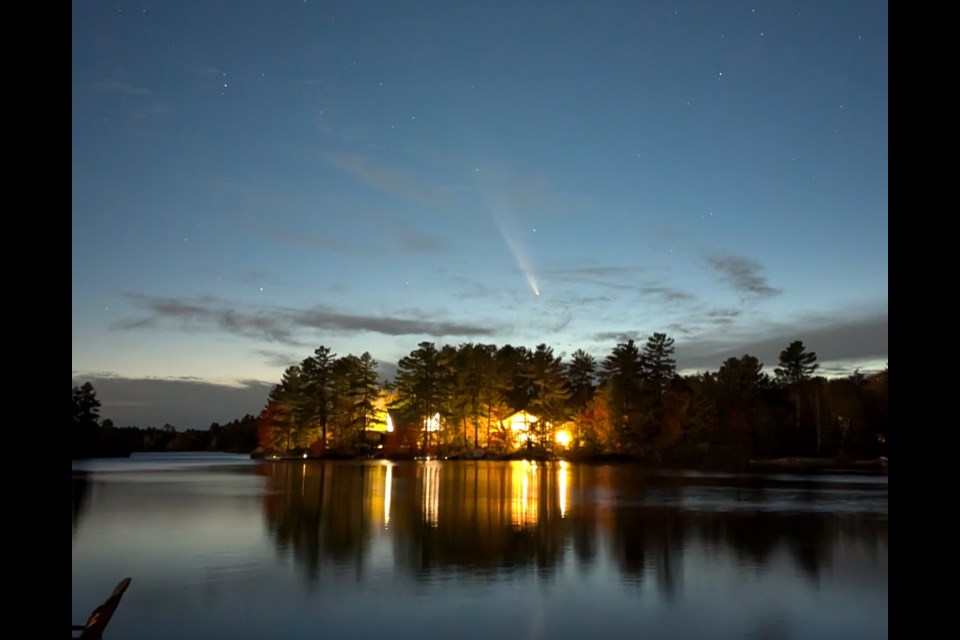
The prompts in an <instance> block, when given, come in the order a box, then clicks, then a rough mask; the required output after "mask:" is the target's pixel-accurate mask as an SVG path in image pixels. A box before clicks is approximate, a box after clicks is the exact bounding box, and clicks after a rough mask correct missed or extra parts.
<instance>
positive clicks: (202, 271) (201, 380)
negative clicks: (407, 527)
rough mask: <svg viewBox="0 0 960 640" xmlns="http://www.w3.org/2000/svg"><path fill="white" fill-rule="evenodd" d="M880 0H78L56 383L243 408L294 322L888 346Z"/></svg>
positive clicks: (335, 343) (757, 345)
mask: <svg viewBox="0 0 960 640" xmlns="http://www.w3.org/2000/svg"><path fill="white" fill-rule="evenodd" d="M887 38H888V21H887V3H886V2H881V1H876V0H871V1H860V0H845V1H843V2H836V1H834V0H827V1H811V0H802V1H776V2H771V1H761V0H758V1H755V2H739V1H734V0H729V1H728V0H719V1H718V0H696V1H694V0H686V1H684V0H663V1H653V0H649V1H648V0H637V1H635V2H624V1H617V2H613V1H608V2H604V1H597V0H593V1H589V2H587V1H584V2H560V1H549V2H548V1H544V2H530V1H517V0H511V1H500V0H483V1H479V2H467V1H463V2H450V1H448V0H447V1H439V0H438V1H434V0H415V1H410V2H399V1H383V2H367V1H364V0H345V1H323V2H320V1H315V0H307V1H304V0H271V1H266V0H260V1H254V0H222V1H213V0H197V1H196V2H146V1H131V2H126V1H124V0H110V1H109V2H103V1H99V0H89V1H85V2H75V3H74V4H73V133H72V137H73V147H72V148H73V152H72V167H73V186H72V188H73V245H72V248H73V265H72V266H73V306H72V313H73V381H74V384H77V383H79V382H83V381H87V380H89V381H91V382H93V384H94V386H95V388H96V389H97V392H98V397H99V398H100V400H101V402H102V403H103V407H102V409H101V416H102V417H104V418H111V419H113V420H114V422H115V423H117V424H132V425H137V426H148V425H151V424H154V425H161V424H163V423H165V422H170V423H172V424H174V425H175V426H177V427H182V428H185V427H206V426H208V425H209V424H210V422H212V421H219V422H226V421H229V420H232V419H234V418H238V417H241V416H242V415H243V414H245V413H254V414H255V413H257V412H258V411H259V410H260V409H261V408H262V406H263V404H264V402H265V400H266V394H267V391H268V390H269V387H270V386H272V385H273V384H275V383H277V382H278V381H279V380H280V376H281V374H282V372H283V369H284V368H285V367H286V366H288V365H290V364H296V363H298V362H299V361H301V360H302V359H303V358H305V357H307V356H309V355H311V354H312V353H313V351H314V349H316V348H317V347H318V346H320V345H325V346H328V347H330V348H331V349H332V350H333V352H334V353H335V354H337V355H347V354H349V353H353V354H356V355H360V354H362V353H363V352H364V351H369V352H370V353H371V355H373V356H374V358H376V359H377V360H378V361H379V362H380V363H381V364H382V369H383V371H384V372H385V373H387V374H389V373H390V372H391V371H394V370H395V366H396V362H397V360H399V359H400V358H401V357H403V356H404V355H406V354H408V353H410V352H411V351H412V350H414V349H416V347H417V344H418V343H419V342H421V341H431V342H435V343H436V344H437V346H441V345H443V344H451V345H457V344H460V343H464V342H483V343H492V344H496V345H497V346H502V345H504V344H512V345H514V346H520V345H524V346H527V347H530V348H534V347H535V346H536V345H537V344H539V343H546V344H547V345H549V346H551V347H553V349H554V351H555V353H556V354H558V355H562V356H564V357H565V359H566V357H568V356H569V354H571V353H572V352H573V351H574V350H576V349H578V348H582V349H584V350H586V351H588V352H590V353H593V354H594V355H596V356H597V357H598V359H602V358H603V357H604V356H606V355H607V354H608V353H609V352H610V350H611V349H612V348H613V347H614V346H615V345H616V344H617V343H618V342H621V341H624V340H626V339H628V338H633V339H634V340H636V341H637V342H641V343H642V342H643V341H645V340H646V338H647V337H648V336H649V335H650V334H652V333H653V332H655V331H658V332H665V333H667V334H668V335H669V336H670V337H673V338H674V339H675V340H676V354H675V355H676V359H677V364H678V367H679V368H680V369H681V370H682V371H692V370H704V369H706V370H716V369H718V368H719V367H720V364H721V363H722V362H723V360H724V359H726V358H727V357H730V356H740V355H743V354H745V353H749V354H751V355H755V356H757V357H758V358H760V359H761V361H762V362H764V364H765V370H767V371H769V372H772V370H773V369H774V367H775V366H776V365H777V355H778V354H779V352H780V351H781V350H782V349H784V348H785V347H786V346H787V345H788V344H789V343H790V342H791V341H793V340H802V341H803V342H804V344H805V345H806V347H807V349H808V350H811V351H814V352H816V353H817V356H818V360H819V362H820V363H821V371H822V372H823V373H824V374H827V375H837V374H843V373H847V372H852V371H853V370H854V368H860V369H861V370H863V371H871V370H877V369H882V368H883V367H884V366H886V362H887V313H888V298H887V243H888V237H887V220H888V218H887V216H888V211H887V209H888V206H887V161H888V152H887V126H888V106H887V100H888V95H887V90H888V87H887V70H888V66H887V57H888V54H887Z"/></svg>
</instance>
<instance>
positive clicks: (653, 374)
mask: <svg viewBox="0 0 960 640" xmlns="http://www.w3.org/2000/svg"><path fill="white" fill-rule="evenodd" d="M377 366H378V363H377V362H376V360H374V359H373V358H372V357H371V356H370V354H369V353H364V354H363V355H361V356H354V355H347V356H343V357H337V356H336V355H335V354H333V353H332V352H331V351H330V349H329V348H327V347H323V346H321V347H319V348H317V349H316V350H315V351H314V353H313V354H312V355H310V356H309V357H307V358H305V359H304V360H303V361H301V362H300V363H299V364H297V365H293V366H290V367H288V368H287V369H286V370H285V371H284V374H283V377H282V379H281V381H280V382H279V383H278V384H277V385H275V386H274V387H273V388H272V389H271V391H270V394H269V397H268V399H267V402H266V405H265V407H264V409H263V410H262V412H261V413H260V416H259V420H258V440H259V444H260V446H261V447H262V448H263V449H264V450H267V451H274V452H289V451H305V452H306V451H311V452H312V453H328V454H332V453H341V454H347V455H350V454H356V453H358V452H363V451H367V450H369V447H370V442H371V440H370V438H369V434H370V431H371V430H377V431H383V423H384V421H385V420H390V421H391V423H392V424H391V427H392V434H391V435H390V437H389V439H388V446H389V448H392V450H393V452H394V453H398V452H401V451H406V452H409V453H424V452H435V453H437V454H447V453H456V452H458V451H463V450H466V449H471V448H484V449H487V450H488V451H496V452H500V453H508V452H509V451H511V450H512V449H514V448H515V447H516V443H515V442H514V441H513V439H512V434H511V432H510V430H509V428H508V426H507V424H506V419H507V418H508V417H509V416H511V415H513V414H515V413H516V412H519V411H526V412H528V413H529V414H531V415H533V416H536V417H537V418H538V420H537V421H536V422H533V423H532V424H531V425H530V432H529V434H528V441H527V446H531V447H536V448H538V449H542V450H545V451H555V450H556V449H557V448H558V446H559V445H558V444H557V442H556V441H555V439H554V438H555V433H556V431H557V430H558V429H563V430H565V431H567V432H568V434H569V436H570V440H569V442H567V443H565V444H564V445H563V449H564V451H565V453H567V454H569V455H574V456H575V455H582V456H603V455H607V456H609V455H614V456H616V455H626V456H631V457H642V458H651V459H657V460H662V461H678V462H710V461H717V462H720V461H743V460H745V459H748V458H752V457H765V456H771V457H775V456H817V457H827V456H830V457H839V458H844V457H847V458H855V457H874V456H877V455H885V453H886V439H887V437H888V431H887V429H888V425H887V371H886V369H885V370H884V371H882V372H879V373H876V374H873V375H870V376H866V375H863V374H861V373H860V372H859V371H857V372H855V373H854V374H852V375H850V376H847V377H845V378H834V379H826V378H824V377H822V376H818V375H816V371H817V369H818V368H819V364H818V363H817V357H816V353H814V352H812V351H808V350H807V349H806V347H805V345H804V344H803V342H802V341H794V342H791V343H790V344H789V345H788V346H787V347H786V348H785V349H784V350H783V351H782V352H781V353H780V357H779V360H778V363H777V366H776V367H775V368H774V370H773V373H772V375H771V374H768V373H767V372H765V371H764V365H763V363H761V362H760V361H759V360H758V359H757V358H756V357H754V356H751V355H743V356H741V357H739V358H729V359H727V360H726V361H725V362H723V363H722V365H721V366H720V368H719V369H718V370H717V371H713V372H703V373H698V374H693V375H679V374H678V373H677V371H676V362H675V359H674V340H673V339H672V338H670V337H668V336H667V335H666V334H664V333H654V334H652V335H651V336H649V337H648V338H647V340H646V342H645V343H644V344H643V345H638V344H636V343H635V342H634V341H633V340H627V341H625V342H621V343H618V344H617V345H616V346H615V347H614V348H613V349H612V350H611V352H610V353H609V354H608V355H607V356H606V357H604V358H603V359H601V360H598V359H596V358H595V357H594V356H592V355H590V354H588V353H587V352H585V351H583V350H582V349H580V350H577V351H575V352H574V353H573V354H572V355H571V356H570V357H569V359H567V360H564V359H563V358H561V357H560V356H558V355H556V354H555V353H554V351H553V349H552V348H551V347H549V346H547V345H546V344H539V345H537V346H536V348H534V349H529V348H527V347H523V346H519V347H515V346H512V345H509V344H507V345H503V346H501V347H497V346H496V345H492V344H477V343H472V342H469V343H463V344H460V345H457V346H451V345H443V346H441V347H439V348H438V347H437V346H436V345H435V343H433V342H421V343H419V344H418V346H417V348H416V349H414V350H413V351H411V352H410V353H409V354H408V355H407V356H405V357H403V358H401V359H400V361H399V363H398V373H397V376H396V379H395V380H394V381H392V382H390V383H386V384H381V383H380V382H379V380H378V376H377V373H376V370H377Z"/></svg>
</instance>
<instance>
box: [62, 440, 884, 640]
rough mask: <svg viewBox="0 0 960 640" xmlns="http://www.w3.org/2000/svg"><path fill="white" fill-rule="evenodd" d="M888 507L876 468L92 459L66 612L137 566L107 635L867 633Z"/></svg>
mask: <svg viewBox="0 0 960 640" xmlns="http://www.w3.org/2000/svg"><path fill="white" fill-rule="evenodd" d="M887 526H888V525H887V483H886V478H885V477H880V478H874V477H865V476H850V477H847V476H829V477H817V478H812V477H810V476H791V475H788V474H778V475H776V476H757V475H738V474H707V473H691V472H657V473H651V472H646V471H644V470H643V469H640V468H637V467H628V466H590V465H577V464H568V463H537V464H531V463H524V462H467V461H462V462H442V461H436V460H434V461H429V462H420V463H414V462H410V463H397V464H394V463H389V462H382V461H380V462H370V463H356V462H339V463H319V462H311V461H308V462H270V463H256V462H252V461H250V460H247V459H244V458H242V457H237V456H216V455H214V456H210V455H206V456H190V455H178V454H166V455H160V456H147V457H145V458H143V459H135V458H131V459H129V460H116V461H87V462H84V463H83V464H79V465H75V474H74V536H73V614H74V621H75V622H76V621H80V620H82V619H84V618H85V617H86V615H87V614H88V613H89V612H90V610H92V608H93V607H94V606H95V605H96V604H98V603H99V602H100V601H102V600H103V599H104V598H105V597H106V595H107V594H109V592H110V591H111V590H112V588H113V586H114V585H115V584H116V582H118V581H119V580H120V578H122V577H124V576H131V577H132V578H133V582H132V584H131V587H130V590H129V591H128V592H127V594H126V595H125V596H124V600H123V603H122V604H121V606H120V609H119V610H118V612H117V615H116V617H115V618H114V620H113V621H112V622H111V624H110V628H109V630H108V636H109V637H117V638H122V637H128V638H134V637H135V638H146V639H150V638H161V637H163V638H169V637H180V638H231V639H236V638H316V637H321V636H322V637H325V638H340V637H343V638H364V637H369V638H380V637H385V636H386V635H388V636H389V637H391V638H433V637H449V636H450V634H451V633H454V634H455V635H456V636H457V637H458V638H478V639H479V638H484V639H488V638H489V637H490V636H491V635H494V636H496V635H500V636H503V637H506V638H514V637H524V638H560V639H563V638H582V637H602V636H605V635H614V634H617V635H622V633H623V632H624V631H626V630H629V631H634V630H635V632H636V634H635V635H642V636H644V637H656V638H670V637H676V638H695V637H710V638H745V637H756V638H761V637H789V638H820V637H844V638H882V637H886V636H887V624H886V599H887ZM388 632H389V633H388ZM771 634H772V635H771ZM631 635H633V634H632V633H631Z"/></svg>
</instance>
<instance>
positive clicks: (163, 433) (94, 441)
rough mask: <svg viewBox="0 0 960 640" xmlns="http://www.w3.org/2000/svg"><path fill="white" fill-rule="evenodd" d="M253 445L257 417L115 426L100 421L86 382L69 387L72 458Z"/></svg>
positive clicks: (239, 450)
mask: <svg viewBox="0 0 960 640" xmlns="http://www.w3.org/2000/svg"><path fill="white" fill-rule="evenodd" d="M256 446H257V417H256V416H251V415H246V416H244V417H243V418H240V419H238V420H233V421H231V422H228V423H226V424H223V425H221V424H218V423H216V422H214V423H213V424H211V425H210V428H209V429H187V430H185V431H177V429H176V428H175V427H174V426H172V425H169V424H165V425H163V426H162V427H146V428H140V427H117V426H114V424H113V421H112V420H110V419H109V418H107V419H104V420H102V421H101V420H100V401H99V400H98V399H97V393H96V390H95V389H94V388H93V385H92V384H90V383H89V382H85V383H84V384H82V385H80V386H78V387H74V388H73V438H72V442H71V454H72V457H73V458H95V457H96V458H100V457H113V456H127V455H130V453H133V452H148V451H149V452H156V451H224V452H230V453H250V452H251V451H253V449H254V447H256Z"/></svg>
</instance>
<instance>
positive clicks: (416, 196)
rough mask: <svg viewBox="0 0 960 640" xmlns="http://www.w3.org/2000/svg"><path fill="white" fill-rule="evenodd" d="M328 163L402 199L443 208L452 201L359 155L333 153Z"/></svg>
mask: <svg viewBox="0 0 960 640" xmlns="http://www.w3.org/2000/svg"><path fill="white" fill-rule="evenodd" d="M324 160H325V162H326V163H327V164H328V165H330V166H331V167H334V168H335V169H339V170H340V171H342V172H344V173H346V174H348V175H350V176H353V177H354V178H356V179H357V180H359V181H360V182H363V183H364V184H366V185H367V186H369V187H372V188H374V189H376V190H377V191H382V192H383V193H386V194H387V195H390V196H393V197H395V198H399V199H401V200H407V201H410V202H415V203H418V204H423V205H428V206H439V205H442V204H444V203H445V202H446V201H447V199H448V196H447V194H446V193H445V192H444V191H443V190H441V189H431V188H426V187H423V186H421V185H420V184H418V183H417V182H416V181H414V180H412V179H411V178H410V177H409V176H408V175H406V174H405V173H403V172H401V171H396V170H393V169H384V168H379V167H374V166H371V165H370V164H369V163H368V162H367V160H366V158H364V157H363V156H361V155H359V154H356V153H330V154H327V155H326V156H324Z"/></svg>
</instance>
